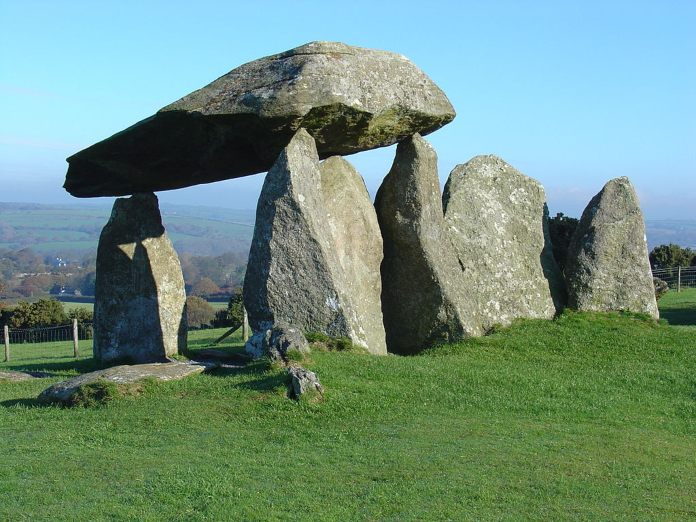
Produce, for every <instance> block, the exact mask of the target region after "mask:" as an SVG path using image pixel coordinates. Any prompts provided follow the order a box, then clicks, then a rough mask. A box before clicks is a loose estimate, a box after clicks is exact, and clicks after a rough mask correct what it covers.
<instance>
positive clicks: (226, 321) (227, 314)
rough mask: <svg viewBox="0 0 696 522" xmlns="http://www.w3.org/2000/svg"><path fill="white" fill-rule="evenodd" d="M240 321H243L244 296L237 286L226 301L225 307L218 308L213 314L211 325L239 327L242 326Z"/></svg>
mask: <svg viewBox="0 0 696 522" xmlns="http://www.w3.org/2000/svg"><path fill="white" fill-rule="evenodd" d="M242 322H244V296H243V295H242V289H241V288H237V289H236V290H235V291H234V293H233V294H232V297H230V300H229V301H228V302H227V308H226V309H225V310H218V312H217V313H216V314H215V320H214V321H213V326H215V327H217V328H221V327H223V326H225V327H231V328H239V327H240V326H242Z"/></svg>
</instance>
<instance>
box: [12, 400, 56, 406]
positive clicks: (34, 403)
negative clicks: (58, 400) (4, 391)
mask: <svg viewBox="0 0 696 522" xmlns="http://www.w3.org/2000/svg"><path fill="white" fill-rule="evenodd" d="M0 406H2V407H3V408H14V407H16V406H22V407H24V408H46V407H51V406H54V405H53V404H49V403H45V402H40V401H39V400H38V399H10V400H7V401H0Z"/></svg>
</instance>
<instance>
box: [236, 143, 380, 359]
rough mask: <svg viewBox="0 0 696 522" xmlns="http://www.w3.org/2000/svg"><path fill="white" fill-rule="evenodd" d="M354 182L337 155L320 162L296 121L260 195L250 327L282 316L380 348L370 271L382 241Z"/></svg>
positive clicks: (247, 296) (247, 297) (247, 300)
mask: <svg viewBox="0 0 696 522" xmlns="http://www.w3.org/2000/svg"><path fill="white" fill-rule="evenodd" d="M331 176H333V178H331V179H330V180H329V177H331ZM323 182H325V184H326V189H324V188H323ZM361 182H362V180H359V175H358V174H357V172H355V171H354V169H352V168H348V167H347V166H346V165H345V164H344V160H341V161H338V160H336V161H331V162H330V163H329V164H328V166H323V167H320V165H319V158H318V156H317V152H316V148H315V145H314V140H313V138H312V137H311V136H310V135H309V134H308V133H307V132H306V131H304V130H303V129H300V130H299V131H298V132H297V134H296V135H295V137H294V138H293V139H292V140H291V142H290V143H289V144H288V146H287V147H286V149H285V150H284V151H283V152H282V153H281V154H280V156H279V157H278V161H277V162H276V163H275V165H274V166H273V168H271V170H270V171H269V172H268V174H267V175H266V180H265V182H264V186H263V189H262V191H261V196H260V197H259V203H258V206H257V209H256V226H255V229H254V239H253V241H252V246H251V251H250V253H249V263H248V266H247V272H246V278H245V281H244V304H245V307H246V309H247V311H248V313H249V323H250V325H251V327H252V329H253V330H254V331H255V332H263V331H266V330H268V329H270V328H272V326H273V325H274V324H275V323H278V322H284V323H286V324H289V325H292V326H293V327H294V328H297V329H299V330H300V331H302V332H309V331H317V332H323V333H325V334H327V335H329V336H331V337H344V336H345V337H348V338H350V339H351V341H352V342H353V343H354V344H357V345H359V346H362V347H364V348H366V349H367V350H368V351H370V352H371V353H377V354H379V353H386V347H385V344H384V333H383V328H382V327H381V324H380V323H381V316H380V315H379V306H378V303H379V293H380V287H379V281H378V279H377V277H376V272H377V270H378V269H379V259H381V242H380V240H379V234H378V231H377V230H376V227H374V220H375V218H374V209H373V208H372V207H371V205H370V204H369V196H368V195H367V191H366V190H365V189H364V185H362V186H361V185H360V183H361ZM327 205H334V207H332V208H331V209H329V208H328V206H327ZM375 314H377V316H376V317H375ZM252 345H254V343H252ZM252 351H253V350H252Z"/></svg>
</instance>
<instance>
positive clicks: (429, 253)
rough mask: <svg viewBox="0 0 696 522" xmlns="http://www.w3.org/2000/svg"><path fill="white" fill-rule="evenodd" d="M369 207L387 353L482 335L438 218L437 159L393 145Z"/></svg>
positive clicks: (416, 148)
mask: <svg viewBox="0 0 696 522" xmlns="http://www.w3.org/2000/svg"><path fill="white" fill-rule="evenodd" d="M375 206H376V208H377V217H378V219H379V225H380V228H381V230H382V237H383V240H384V261H383V263H382V285H383V290H382V310H383V313H384V326H385V330H386V334H387V346H388V347H389V350H390V351H394V352H400V353H413V352H417V351H419V350H422V349H424V348H427V347H428V346H430V345H433V344H436V343H439V342H448V341H453V340H456V339H458V338H461V337H464V336H468V335H479V334H481V333H482V330H481V328H480V327H479V326H478V325H477V323H476V321H475V319H476V308H475V307H474V306H473V302H472V301H471V299H470V298H469V297H468V295H467V288H465V286H464V285H463V283H464V278H463V270H464V267H461V266H460V265H459V263H458V262H457V255H456V250H455V248H454V246H453V244H452V243H451V241H450V238H449V234H448V232H447V226H446V224H445V220H444V216H443V211H442V199H441V196H440V182H439V179H438V175H437V155H436V153H435V150H434V149H433V148H432V147H431V146H430V145H429V144H428V143H427V142H426V141H425V140H424V139H423V138H422V137H421V136H419V135H414V136H413V137H411V138H409V139H407V140H404V141H402V142H401V143H399V146H398V147H397V149H396V158H395V159H394V164H393V165H392V168H391V170H390V171H389V174H387V176H386V178H385V179H384V182H383V183H382V186H381V187H380V188H379V191H378V192H377V198H376V200H375Z"/></svg>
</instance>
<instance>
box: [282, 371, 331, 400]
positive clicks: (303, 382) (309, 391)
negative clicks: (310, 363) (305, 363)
mask: <svg viewBox="0 0 696 522" xmlns="http://www.w3.org/2000/svg"><path fill="white" fill-rule="evenodd" d="M288 375H289V376H290V383H289V386H288V388H289V389H288V394H289V395H290V398H292V399H296V400H299V399H300V397H302V396H303V395H307V396H308V397H311V396H312V395H314V394H319V395H320V396H321V395H324V387H323V386H322V385H321V383H320V382H319V379H318V378H317V375H316V374H315V373H314V372H311V371H309V370H307V369H305V368H302V367H300V366H291V367H289V368H288Z"/></svg>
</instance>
